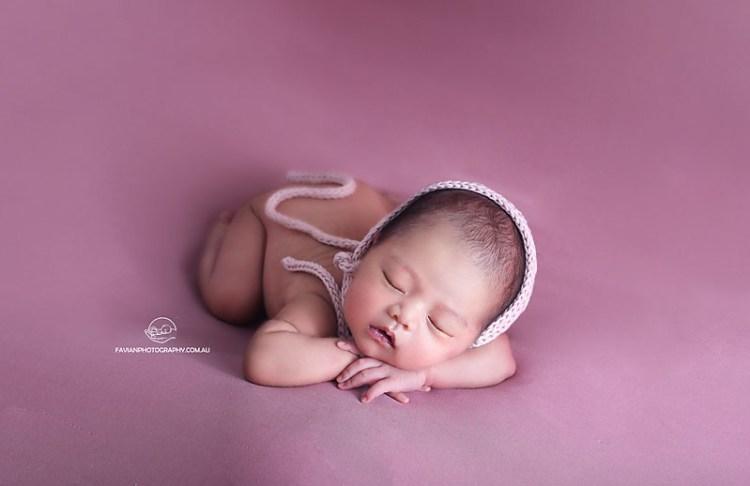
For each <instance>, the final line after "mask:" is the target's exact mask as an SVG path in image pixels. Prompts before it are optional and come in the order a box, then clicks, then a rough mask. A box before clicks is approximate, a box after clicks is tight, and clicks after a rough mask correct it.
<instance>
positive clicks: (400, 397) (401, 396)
mask: <svg viewBox="0 0 750 486" xmlns="http://www.w3.org/2000/svg"><path fill="white" fill-rule="evenodd" d="M386 395H388V396H389V397H391V398H393V399H394V400H396V401H397V402H399V403H404V404H406V403H409V397H407V396H406V393H404V392H388V393H386Z"/></svg>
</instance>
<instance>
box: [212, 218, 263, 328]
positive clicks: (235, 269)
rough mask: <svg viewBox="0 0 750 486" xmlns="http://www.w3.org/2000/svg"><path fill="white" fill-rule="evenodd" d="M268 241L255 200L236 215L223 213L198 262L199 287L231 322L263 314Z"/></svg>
mask: <svg viewBox="0 0 750 486" xmlns="http://www.w3.org/2000/svg"><path fill="white" fill-rule="evenodd" d="M265 244H266V231H265V228H264V227H263V223H262V222H261V221H260V219H259V218H258V216H256V214H255V212H254V210H253V208H252V205H251V203H247V204H245V205H243V206H242V207H240V208H239V209H238V210H237V211H236V212H235V213H234V216H232V215H231V212H222V214H221V216H220V217H219V219H218V220H217V221H216V223H214V226H213V227H212V228H211V231H210V232H209V234H208V237H207V239H206V245H205V248H204V250H203V255H202V256H201V259H200V262H199V265H198V287H199V289H200V293H201V297H202V298H203V301H204V303H205V305H206V307H207V308H208V310H209V311H210V312H211V314H213V315H214V316H216V317H218V318H219V319H221V320H223V321H225V322H228V323H230V324H247V323H249V322H251V321H252V320H254V319H256V318H260V317H261V314H262V312H263V256H264V254H265Z"/></svg>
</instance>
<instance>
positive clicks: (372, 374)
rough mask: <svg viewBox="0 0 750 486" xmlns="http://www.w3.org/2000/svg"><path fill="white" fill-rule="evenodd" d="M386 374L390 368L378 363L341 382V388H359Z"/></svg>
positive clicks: (380, 378)
mask: <svg viewBox="0 0 750 486" xmlns="http://www.w3.org/2000/svg"><path fill="white" fill-rule="evenodd" d="M386 376H388V368H386V367H385V366H380V364H378V365H377V366H373V367H371V368H365V369H363V370H362V371H360V372H359V373H355V374H354V376H352V377H351V378H349V379H348V380H346V381H343V382H341V383H339V388H357V387H359V386H362V385H368V384H370V383H373V382H374V381H375V380H382V379H383V378H385V377H386Z"/></svg>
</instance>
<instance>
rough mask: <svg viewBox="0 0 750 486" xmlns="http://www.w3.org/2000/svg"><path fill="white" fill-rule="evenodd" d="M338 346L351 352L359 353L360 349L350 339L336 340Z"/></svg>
mask: <svg viewBox="0 0 750 486" xmlns="http://www.w3.org/2000/svg"><path fill="white" fill-rule="evenodd" d="M336 346H337V347H338V348H339V349H343V350H344V351H349V352H350V353H354V354H356V355H359V350H358V349H357V347H356V346H354V345H353V344H352V343H350V342H349V341H336Z"/></svg>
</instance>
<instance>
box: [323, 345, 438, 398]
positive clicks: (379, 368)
mask: <svg viewBox="0 0 750 486" xmlns="http://www.w3.org/2000/svg"><path fill="white" fill-rule="evenodd" d="M336 345H337V346H338V347H339V348H340V349H344V350H346V351H349V352H351V353H353V354H356V355H357V356H360V359H358V360H356V361H354V362H352V363H351V364H349V366H347V367H346V368H344V370H343V371H342V372H341V373H340V374H339V376H338V377H337V378H336V381H337V382H339V384H338V386H339V388H340V389H342V390H346V389H349V388H356V387H359V386H362V385H368V384H370V385H371V384H372V383H375V384H374V385H372V386H371V387H370V388H369V389H368V390H367V391H366V392H365V393H364V394H363V395H362V398H361V400H362V402H363V403H367V402H370V401H372V400H373V399H374V398H376V397H378V396H379V395H382V394H383V393H385V394H387V395H388V396H390V397H391V398H393V399H395V400H397V401H399V402H400V403H409V397H407V396H406V394H404V393H403V392H406V391H414V390H418V391H430V387H429V386H426V385H425V380H426V378H427V375H426V373H425V372H424V371H422V370H414V371H411V370H402V369H401V368H396V367H395V366H391V365H389V364H387V363H383V362H382V361H380V360H377V359H375V358H368V357H361V356H362V353H361V352H360V351H359V349H357V346H356V345H355V344H354V342H352V341H341V340H340V341H337V342H336Z"/></svg>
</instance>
